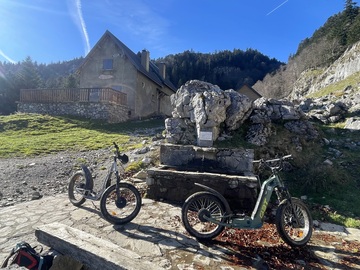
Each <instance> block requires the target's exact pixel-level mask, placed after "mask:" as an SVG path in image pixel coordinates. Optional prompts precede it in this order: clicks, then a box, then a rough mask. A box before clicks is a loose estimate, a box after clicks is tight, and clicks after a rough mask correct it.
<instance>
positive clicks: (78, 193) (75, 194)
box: [68, 171, 86, 206]
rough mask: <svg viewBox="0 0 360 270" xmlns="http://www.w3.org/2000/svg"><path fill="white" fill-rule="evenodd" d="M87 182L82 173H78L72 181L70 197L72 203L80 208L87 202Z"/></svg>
mask: <svg viewBox="0 0 360 270" xmlns="http://www.w3.org/2000/svg"><path fill="white" fill-rule="evenodd" d="M85 181H86V180H85V176H84V174H83V173H82V172H80V171H79V172H76V173H75V174H74V175H73V176H72V177H71V179H70V182H69V186H68V195H69V200H70V202H71V203H72V204H73V205H75V206H80V205H82V204H83V203H84V202H85V201H86V199H85V198H84V192H85Z"/></svg>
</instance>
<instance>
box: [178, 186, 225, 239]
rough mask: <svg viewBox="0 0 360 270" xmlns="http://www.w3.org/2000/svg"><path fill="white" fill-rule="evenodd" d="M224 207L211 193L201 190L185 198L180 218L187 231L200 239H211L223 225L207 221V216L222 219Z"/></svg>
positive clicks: (221, 220) (221, 229)
mask: <svg viewBox="0 0 360 270" xmlns="http://www.w3.org/2000/svg"><path fill="white" fill-rule="evenodd" d="M224 213H225V207H224V205H223V203H222V202H221V201H220V200H219V199H218V198H217V197H216V196H215V195H213V194H212V193H210V192H206V191H201V192H197V193H195V194H193V195H191V196H190V197H189V198H187V199H186V201H185V203H184V205H183V207H182V209H181V218H182V222H183V224H184V227H185V229H186V230H187V232H188V233H189V234H190V235H192V236H194V237H196V238H197V239H200V240H206V239H212V238H215V237H216V236H218V235H219V234H220V233H221V232H222V231H223V230H224V226H222V225H219V224H215V223H213V222H210V221H207V220H206V219H207V218H213V219H216V221H219V222H223V221H224V218H223V216H224Z"/></svg>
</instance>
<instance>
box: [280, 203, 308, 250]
mask: <svg viewBox="0 0 360 270" xmlns="http://www.w3.org/2000/svg"><path fill="white" fill-rule="evenodd" d="M291 201H292V205H293V207H291V204H290V202H288V201H286V202H285V203H283V204H280V205H279V208H278V209H277V211H276V227H277V230H278V232H279V234H280V236H281V238H282V239H283V240H284V241H285V242H286V243H287V244H288V245H290V246H292V247H302V246H305V245H306V244H307V242H309V241H310V238H311V235H312V227H313V221H312V218H311V215H310V211H309V209H308V208H307V207H306V205H305V204H304V203H303V202H302V201H301V200H299V199H297V198H292V199H291ZM294 214H296V216H297V218H296V217H295V215H294Z"/></svg>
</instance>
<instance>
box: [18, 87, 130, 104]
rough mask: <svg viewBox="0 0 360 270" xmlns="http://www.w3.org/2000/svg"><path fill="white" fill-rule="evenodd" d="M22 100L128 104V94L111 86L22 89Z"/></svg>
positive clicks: (25, 101) (29, 101)
mask: <svg viewBox="0 0 360 270" xmlns="http://www.w3.org/2000/svg"><path fill="white" fill-rule="evenodd" d="M20 102H24V103H61V102H103V103H114V104H119V105H126V104H127V96H126V94H125V93H122V92H119V91H116V90H114V89H111V88H68V89H21V90H20Z"/></svg>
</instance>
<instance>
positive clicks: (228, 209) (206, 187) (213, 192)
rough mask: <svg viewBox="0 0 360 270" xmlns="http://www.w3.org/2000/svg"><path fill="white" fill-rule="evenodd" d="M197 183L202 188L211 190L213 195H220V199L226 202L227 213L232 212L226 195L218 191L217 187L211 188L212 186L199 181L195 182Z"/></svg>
mask: <svg viewBox="0 0 360 270" xmlns="http://www.w3.org/2000/svg"><path fill="white" fill-rule="evenodd" d="M195 185H196V186H198V187H201V188H203V189H205V190H206V191H209V192H210V193H212V194H213V195H215V196H216V197H218V198H219V200H220V201H221V202H222V203H223V204H224V206H225V210H226V213H228V214H229V213H231V212H232V211H231V209H230V205H229V203H228V202H227V200H226V199H225V197H224V196H223V195H221V194H220V193H219V192H218V191H216V190H215V189H213V188H210V187H208V186H205V185H202V184H199V183H195Z"/></svg>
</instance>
